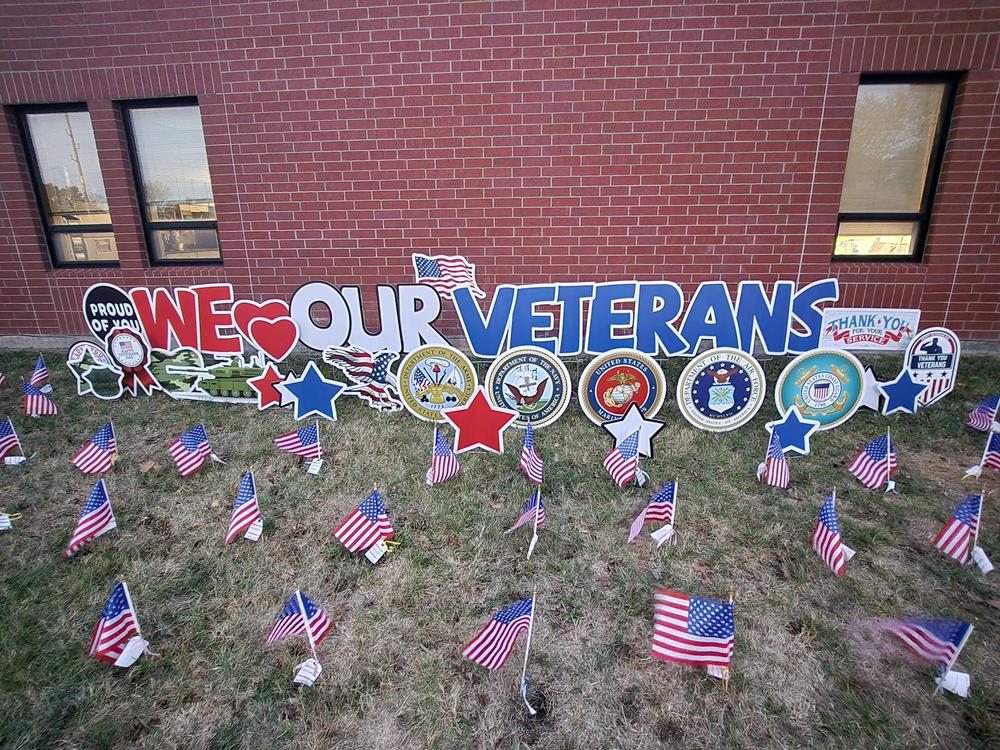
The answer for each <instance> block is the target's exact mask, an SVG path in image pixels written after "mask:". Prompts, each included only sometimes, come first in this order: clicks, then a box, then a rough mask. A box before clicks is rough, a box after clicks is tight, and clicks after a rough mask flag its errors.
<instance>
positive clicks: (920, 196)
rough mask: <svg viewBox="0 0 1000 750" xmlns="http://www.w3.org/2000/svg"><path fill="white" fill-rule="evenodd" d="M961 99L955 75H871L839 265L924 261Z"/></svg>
mask: <svg viewBox="0 0 1000 750" xmlns="http://www.w3.org/2000/svg"><path fill="white" fill-rule="evenodd" d="M954 98H955V78H954V77H952V76H932V75H926V76H878V77H875V76H866V77H863V78H862V79H861V84H860V85H859V87H858V96H857V101H856V103H855V105H854V124H853V125H852V127H851V143H850V146H849V147H848V150H847V168H846V169H845V171H844V187H843V192H842V193H841V196H840V213H839V215H838V217H837V218H838V225H837V241H836V244H835V245H834V249H833V257H834V258H836V259H840V260H850V259H854V260H920V256H921V253H922V251H923V244H924V238H925V235H926V234H927V225H928V223H929V221H930V215H931V204H932V202H933V199H934V188H935V187H936V185H937V179H938V172H939V171H940V169H941V158H942V155H943V154H944V144H945V139H946V137H947V134H948V123H949V120H950V119H951V108H952V103H953V101H954Z"/></svg>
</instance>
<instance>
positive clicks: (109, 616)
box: [101, 583, 129, 620]
mask: <svg viewBox="0 0 1000 750" xmlns="http://www.w3.org/2000/svg"><path fill="white" fill-rule="evenodd" d="M128 608H129V606H128V597H127V596H125V586H124V584H121V583H119V584H117V585H116V586H115V587H114V588H113V589H112V590H111V596H110V597H109V598H108V603H107V604H105V605H104V613H103V614H102V615H101V619H102V620H113V619H115V618H116V617H118V615H120V614H121V613H122V612H124V611H125V610H126V609H128Z"/></svg>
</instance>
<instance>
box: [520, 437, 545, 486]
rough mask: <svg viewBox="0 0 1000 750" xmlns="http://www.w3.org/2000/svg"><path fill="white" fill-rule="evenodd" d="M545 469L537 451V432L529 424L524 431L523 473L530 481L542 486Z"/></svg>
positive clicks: (522, 450)
mask: <svg viewBox="0 0 1000 750" xmlns="http://www.w3.org/2000/svg"><path fill="white" fill-rule="evenodd" d="M543 469H544V467H543V464H542V457H541V456H539V455H538V451H536V450H535V430H534V429H533V428H532V426H531V422H529V423H528V426H527V428H526V429H525V430H524V447H522V448H521V471H522V472H523V473H524V476H526V477H527V478H528V481H530V482H533V483H534V484H541V483H542V474H543Z"/></svg>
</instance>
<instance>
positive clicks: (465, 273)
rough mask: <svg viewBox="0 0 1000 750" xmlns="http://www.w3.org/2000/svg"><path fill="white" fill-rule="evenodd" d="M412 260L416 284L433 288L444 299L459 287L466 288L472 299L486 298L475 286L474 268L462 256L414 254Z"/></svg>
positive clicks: (476, 285)
mask: <svg viewBox="0 0 1000 750" xmlns="http://www.w3.org/2000/svg"><path fill="white" fill-rule="evenodd" d="M412 259H413V269H414V271H416V274H417V283H418V284H427V285H428V286H432V287H434V288H435V289H436V290H437V291H438V293H439V294H440V295H441V296H442V297H444V298H445V299H451V298H452V292H454V291H455V290H456V289H458V288H460V287H468V289H469V290H470V291H471V292H472V296H473V297H485V296H486V293H485V292H484V291H483V290H482V289H480V288H479V285H478V284H476V266H475V265H474V264H472V263H469V261H467V260H466V259H465V258H463V257H462V256H460V255H454V256H452V255H419V254H414V255H413V258H412Z"/></svg>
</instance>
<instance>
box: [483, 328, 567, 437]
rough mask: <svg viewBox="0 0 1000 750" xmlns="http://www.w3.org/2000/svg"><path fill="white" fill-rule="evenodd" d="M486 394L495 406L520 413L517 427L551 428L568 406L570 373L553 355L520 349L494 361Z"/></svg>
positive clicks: (543, 350)
mask: <svg viewBox="0 0 1000 750" xmlns="http://www.w3.org/2000/svg"><path fill="white" fill-rule="evenodd" d="M485 385H486V392H487V393H488V394H489V397H490V401H492V402H493V405H494V406H499V407H501V408H503V409H513V410H514V411H516V412H517V413H518V418H517V421H516V422H514V424H515V425H516V426H517V427H522V428H523V427H526V426H527V425H528V424H529V423H530V424H531V426H532V427H534V428H538V427H543V426H545V425H547V424H552V423H553V422H555V421H556V420H557V419H559V417H561V416H562V413H563V412H564V411H566V407H567V406H569V395H570V380H569V370H567V369H566V365H564V364H563V363H562V362H561V361H560V360H559V359H558V358H557V357H556V356H555V355H554V354H551V353H549V352H548V351H546V350H545V349H541V348H539V347H536V346H519V347H516V348H514V349H511V350H510V351H508V352H504V353H503V354H501V355H500V356H498V357H497V358H496V359H495V360H493V364H492V365H490V369H489V370H488V371H487V373H486V384H485Z"/></svg>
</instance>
